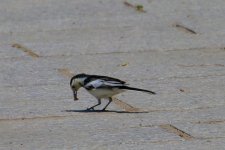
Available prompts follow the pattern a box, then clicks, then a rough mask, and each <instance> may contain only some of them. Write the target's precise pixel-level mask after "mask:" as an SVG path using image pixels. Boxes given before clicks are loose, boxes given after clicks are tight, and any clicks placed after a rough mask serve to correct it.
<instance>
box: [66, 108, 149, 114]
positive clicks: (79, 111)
mask: <svg viewBox="0 0 225 150" xmlns="http://www.w3.org/2000/svg"><path fill="white" fill-rule="evenodd" d="M62 112H78V113H107V112H109V113H149V111H117V110H104V111H102V110H86V109H84V110H63V111H62Z"/></svg>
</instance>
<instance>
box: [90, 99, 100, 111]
mask: <svg viewBox="0 0 225 150" xmlns="http://www.w3.org/2000/svg"><path fill="white" fill-rule="evenodd" d="M98 105H101V99H98V104H96V105H94V106H91V107H89V108H87V110H94V108H95V107H96V106H98Z"/></svg>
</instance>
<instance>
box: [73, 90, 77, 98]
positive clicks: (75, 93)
mask: <svg viewBox="0 0 225 150" xmlns="http://www.w3.org/2000/svg"><path fill="white" fill-rule="evenodd" d="M73 96H74V101H77V100H78V98H77V91H76V90H74V91H73Z"/></svg>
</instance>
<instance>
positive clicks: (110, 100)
mask: <svg viewBox="0 0 225 150" xmlns="http://www.w3.org/2000/svg"><path fill="white" fill-rule="evenodd" d="M111 102H112V97H109V102H108V104H107V105H106V106H105V107H104V108H103V109H102V111H105V109H106V108H107V107H108V106H109V104H110V103H111Z"/></svg>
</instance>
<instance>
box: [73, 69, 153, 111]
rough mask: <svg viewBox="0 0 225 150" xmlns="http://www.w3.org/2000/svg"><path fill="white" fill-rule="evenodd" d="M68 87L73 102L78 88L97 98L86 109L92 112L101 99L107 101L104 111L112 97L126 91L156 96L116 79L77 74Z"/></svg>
mask: <svg viewBox="0 0 225 150" xmlns="http://www.w3.org/2000/svg"><path fill="white" fill-rule="evenodd" d="M70 87H71V89H72V90H73V95H74V100H75V101H76V100H78V98H77V91H78V89H79V88H80V87H84V88H85V89H86V90H87V91H88V92H89V93H90V94H92V95H93V96H94V97H96V98H97V100H98V104H96V105H94V106H92V107H90V108H87V110H94V108H95V107H96V106H98V105H100V104H101V99H102V98H107V99H109V102H108V103H107V105H106V106H105V107H104V108H103V109H102V111H104V110H105V109H106V107H107V106H108V105H109V104H110V103H111V102H112V96H114V95H116V94H119V93H122V92H124V91H126V90H134V91H142V92H147V93H149V94H156V93H155V92H152V91H149V90H145V89H139V88H133V87H129V86H127V84H126V82H124V81H121V80H119V79H116V78H111V77H107V76H99V75H88V74H84V73H82V74H77V75H75V76H74V77H72V78H71V80H70Z"/></svg>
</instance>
